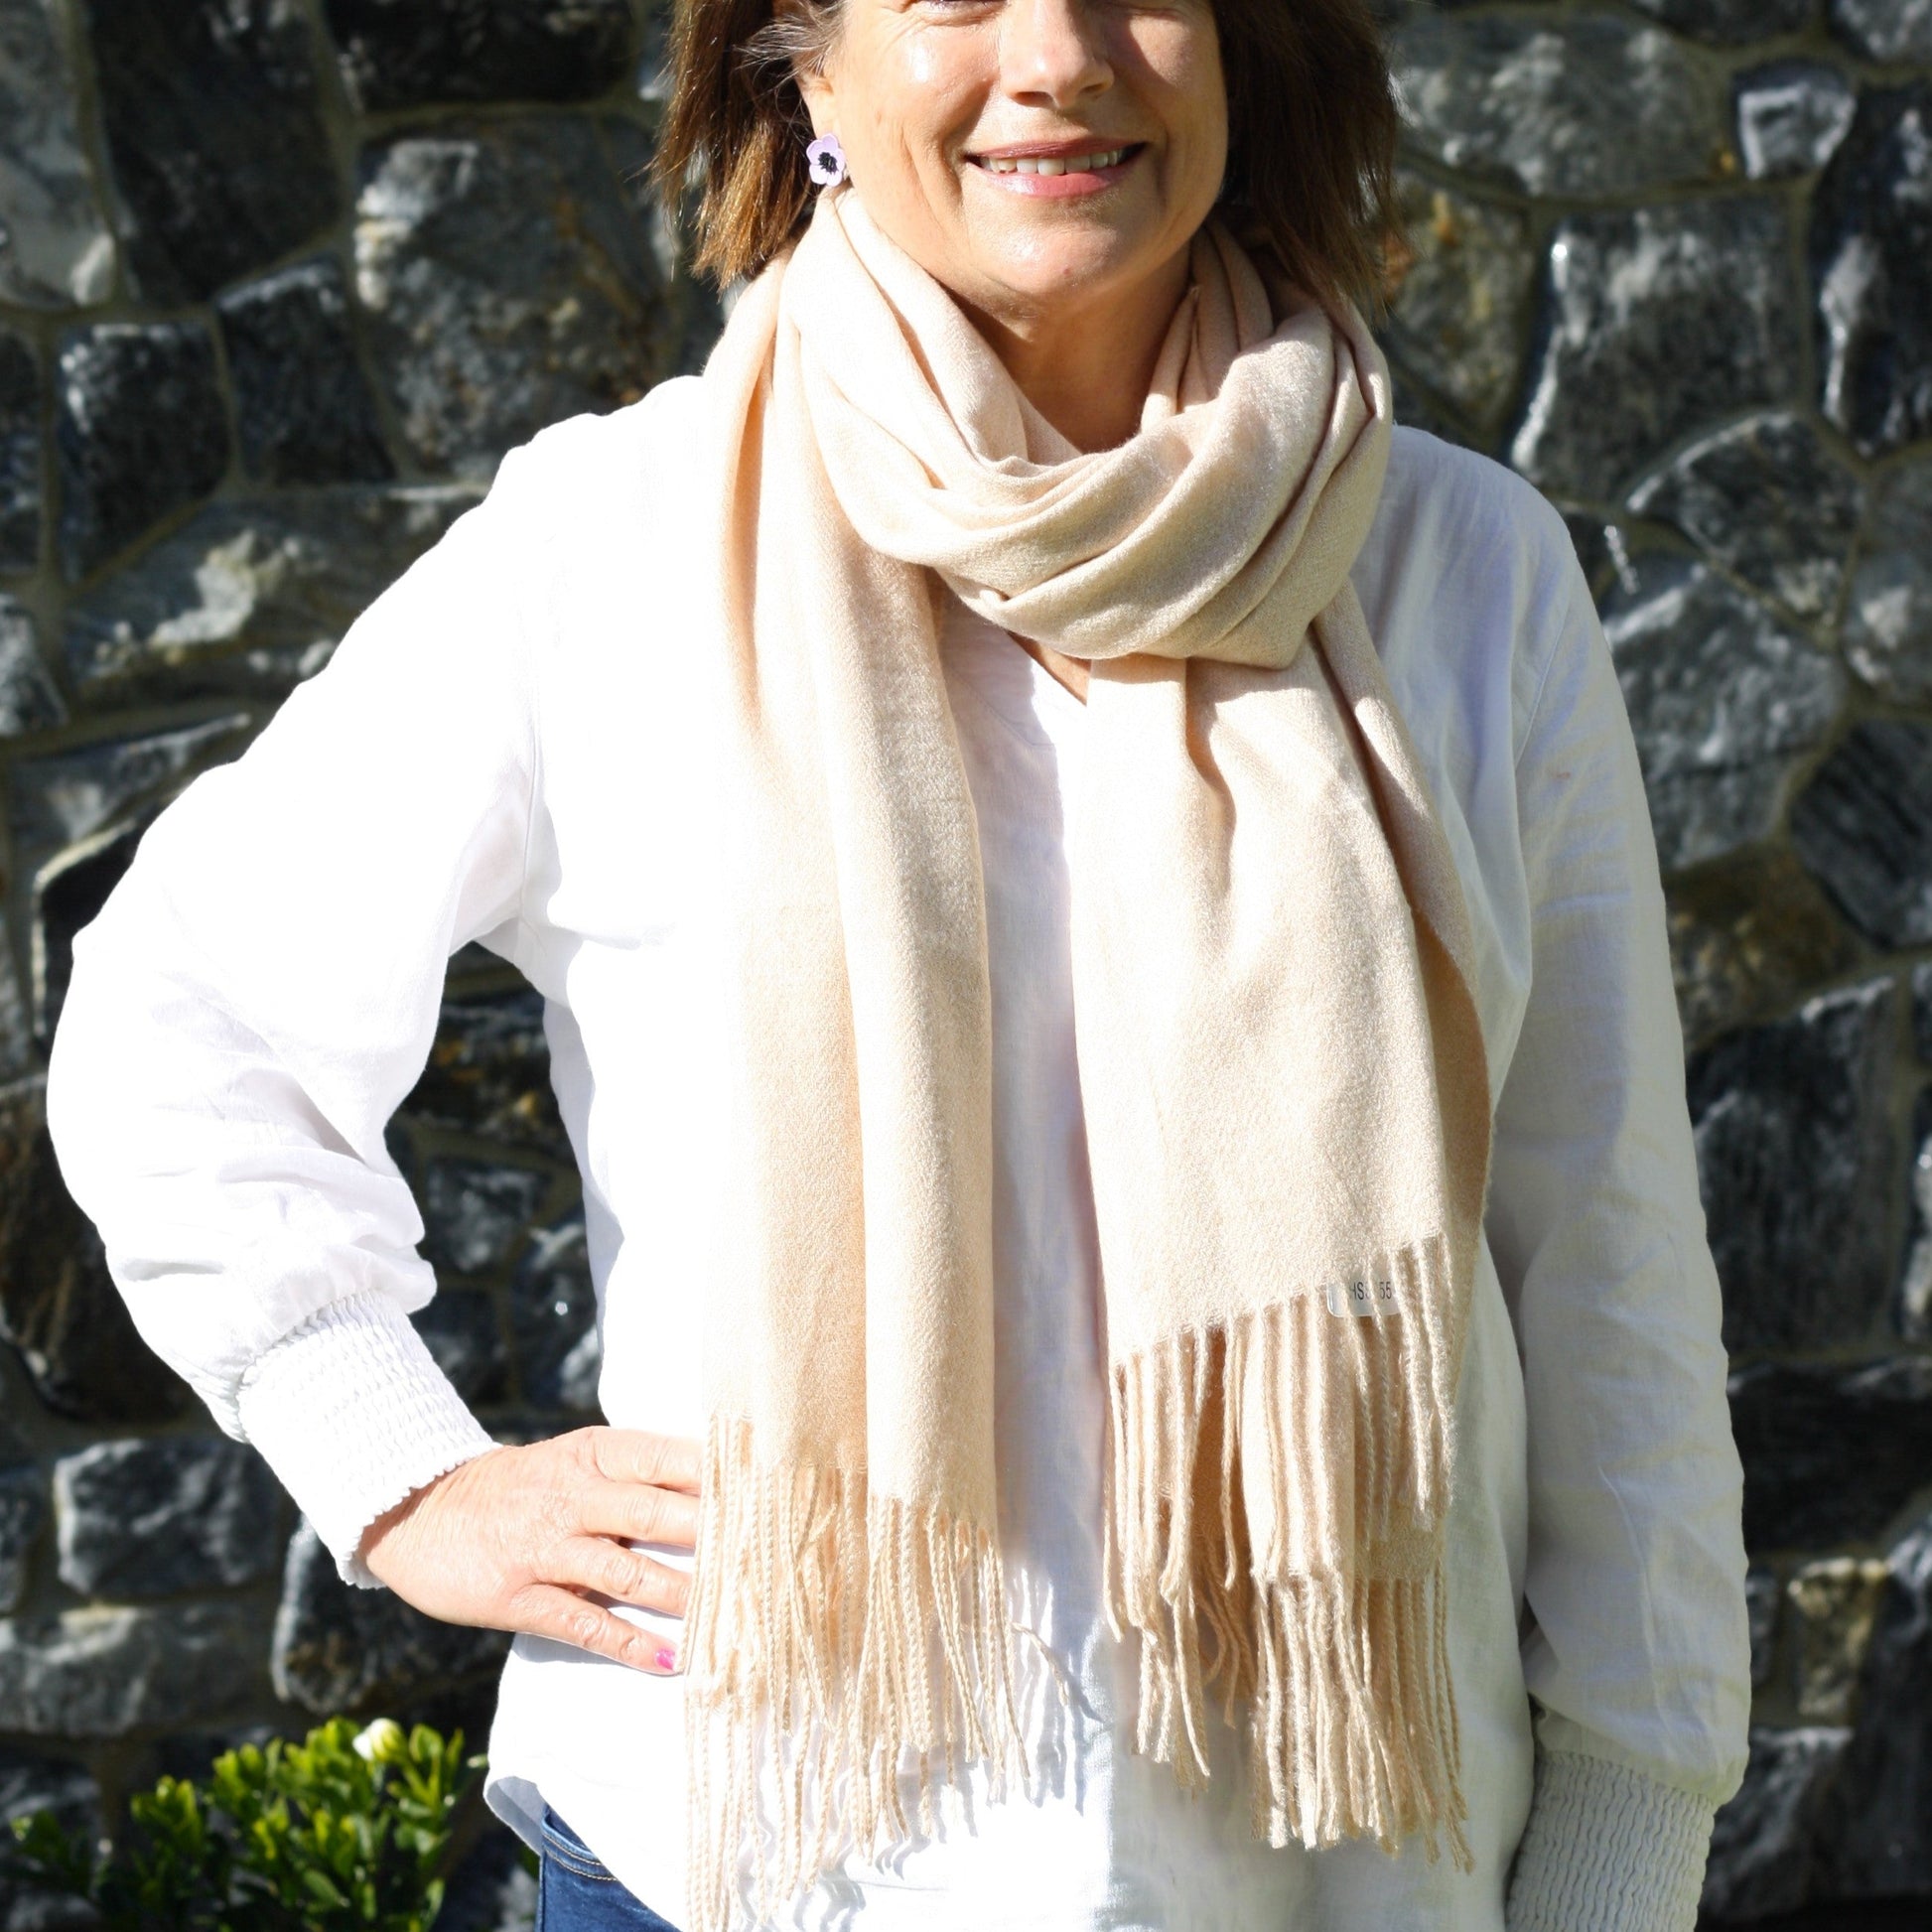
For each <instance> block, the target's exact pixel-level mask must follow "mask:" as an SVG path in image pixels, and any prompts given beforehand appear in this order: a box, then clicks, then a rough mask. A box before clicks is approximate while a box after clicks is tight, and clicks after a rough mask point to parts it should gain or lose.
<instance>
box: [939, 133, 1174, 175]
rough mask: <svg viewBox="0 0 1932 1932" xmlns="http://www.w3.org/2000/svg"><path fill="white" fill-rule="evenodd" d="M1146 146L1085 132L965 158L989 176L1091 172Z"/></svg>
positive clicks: (982, 151) (1114, 164)
mask: <svg viewBox="0 0 1932 1932" xmlns="http://www.w3.org/2000/svg"><path fill="white" fill-rule="evenodd" d="M1146 145H1147V143H1146V142H1145V141H1118V140H1117V141H1112V142H1107V141H1103V140H1101V139H1100V138H1097V137H1096V136H1094V135H1091V134H1088V135H1079V136H1075V137H1074V138H1073V139H1072V140H1067V141H1016V142H1014V143H1013V144H1012V145H1011V146H1008V147H1003V148H981V149H978V150H977V151H975V152H972V153H969V154H968V155H967V156H966V157H965V158H966V159H967V160H968V161H970V162H971V163H972V164H973V166H974V167H976V168H981V169H984V170H985V172H986V173H987V174H989V175H1046V176H1049V177H1050V176H1053V175H1094V174H1100V173H1102V172H1104V171H1105V170H1106V169H1109V168H1118V167H1121V166H1122V165H1123V164H1124V163H1126V162H1128V161H1131V160H1132V159H1133V158H1134V156H1135V155H1137V154H1139V153H1140V151H1141V150H1142V149H1143V148H1144V147H1146Z"/></svg>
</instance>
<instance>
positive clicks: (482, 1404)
mask: <svg viewBox="0 0 1932 1932" xmlns="http://www.w3.org/2000/svg"><path fill="white" fill-rule="evenodd" d="M410 1318H411V1319H412V1320H413V1321H414V1322H415V1324H416V1332H417V1333H418V1334H419V1335H421V1336H422V1338H423V1340H424V1342H425V1344H426V1345H427V1346H428V1348H429V1352H430V1353H431V1354H432V1355H433V1356H435V1358H436V1365H437V1367H438V1368H440V1369H441V1370H442V1371H443V1373H444V1374H445V1375H447V1376H448V1377H449V1378H450V1380H451V1381H452V1382H453V1383H454V1384H455V1385H456V1392H457V1394H458V1395H460V1396H461V1397H462V1398H463V1399H464V1401H465V1402H467V1403H469V1404H470V1406H471V1407H472V1408H473V1409H481V1408H488V1407H490V1406H492V1405H493V1404H496V1403H499V1402H501V1401H502V1400H503V1399H504V1396H505V1394H506V1393H507V1391H508V1386H509V1355H508V1352H507V1351H506V1350H505V1348H504V1347H503V1334H502V1330H501V1328H500V1327H499V1326H498V1325H497V1321H496V1305H495V1303H494V1302H492V1301H491V1300H490V1298H489V1297H488V1296H487V1295H483V1294H479V1293H478V1292H477V1291H476V1290H474V1289H461V1288H446V1289H444V1290H443V1291H442V1292H441V1293H440V1294H439V1295H438V1296H437V1297H436V1299H435V1300H434V1301H433V1302H431V1303H430V1305H429V1306H428V1307H427V1308H425V1309H419V1310H418V1311H416V1313H415V1314H414V1315H412V1316H411V1317H410Z"/></svg>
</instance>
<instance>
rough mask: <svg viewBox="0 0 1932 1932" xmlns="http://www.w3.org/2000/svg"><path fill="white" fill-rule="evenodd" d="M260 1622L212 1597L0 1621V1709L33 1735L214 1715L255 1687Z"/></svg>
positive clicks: (105, 1730)
mask: <svg viewBox="0 0 1932 1932" xmlns="http://www.w3.org/2000/svg"><path fill="white" fill-rule="evenodd" d="M258 1622H259V1619H258V1617H257V1615H256V1613H255V1612H254V1611H253V1610H251V1609H250V1608H249V1607H248V1606H247V1605H245V1604H242V1603H233V1602H218V1601H217V1602H205V1603H170V1604H168V1605H167V1606H166V1607H165V1608H160V1609H134V1608H116V1609H106V1608H101V1607H90V1608H87V1609H82V1610H69V1611H67V1612H65V1613H64V1614H62V1615H60V1616H53V1617H39V1618H35V1619H33V1620H31V1621H30V1620H28V1619H25V1618H20V1619H15V1620H12V1621H8V1622H5V1623H0V1711H5V1712H6V1713H7V1723H8V1725H9V1727H10V1728H12V1729H13V1730H15V1731H18V1732H22V1733H25V1734H26V1735H29V1736H34V1737H75V1738H78V1737H124V1736H126V1735H127V1734H128V1733H129V1732H130V1731H136V1730H148V1729H161V1728H163V1727H169V1726H175V1725H192V1724H207V1723H212V1722H214V1721H216V1720H218V1719H219V1718H220V1717H221V1716H223V1715H224V1714H225V1713H226V1712H228V1711H230V1710H232V1709H234V1708H235V1707H236V1706H238V1705H241V1704H244V1703H246V1702H247V1701H248V1700H249V1699H250V1698H251V1697H252V1696H255V1695H258V1694H259V1691H258V1687H259V1669H260V1665H259V1661H258V1660H259V1658H260V1655H261V1648H260V1645H261V1636H260V1631H259V1629H258V1627H257V1625H258ZM251 1660H252V1661H251Z"/></svg>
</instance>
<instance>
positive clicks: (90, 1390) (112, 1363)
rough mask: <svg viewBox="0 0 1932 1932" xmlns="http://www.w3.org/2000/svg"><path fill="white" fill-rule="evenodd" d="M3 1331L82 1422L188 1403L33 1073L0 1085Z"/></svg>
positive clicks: (160, 1415) (117, 1419)
mask: <svg viewBox="0 0 1932 1932" xmlns="http://www.w3.org/2000/svg"><path fill="white" fill-rule="evenodd" d="M0 1338H4V1339H5V1340H7V1341H10V1342H12V1343H13V1345H14V1346H15V1347H16V1348H17V1349H19V1351H20V1356H21V1360H22V1361H23V1362H24V1363H25V1364H26V1367H27V1372H28V1374H29V1375H30V1376H31V1377H32V1379H33V1383H34V1387H35V1390H36V1391H37V1392H38V1394H39V1395H40V1398H41V1400H42V1401H43V1402H45V1403H46V1404H47V1405H48V1407H49V1408H51V1409H54V1410H57V1411H59V1412H60V1413H61V1414H62V1415H65V1416H71V1417H72V1418H74V1419H75V1420H76V1421H78V1422H89V1423H105V1424H128V1423H158V1422H168V1421H172V1420H173V1419H174V1418H175V1417H176V1416H178V1415H180V1414H182V1413H183V1412H184V1411H185V1410H186V1409H187V1408H188V1407H189V1406H190V1403H191V1400H192V1398H191V1397H190V1395H189V1392H188V1388H187V1385H186V1384H185V1383H183V1382H182V1381H181V1380H180V1379H179V1378H178V1377H177V1376H176V1375H175V1374H174V1373H173V1371H172V1370H170V1369H169V1368H167V1367H166V1366H165V1365H164V1364H163V1363H162V1362H161V1361H160V1360H159V1359H158V1358H157V1357H156V1356H155V1355H153V1354H152V1353H150V1352H149V1349H148V1346H147V1344H146V1343H145V1342H144V1341H142V1339H141V1337H140V1336H139V1335H138V1334H137V1333H136V1332H135V1328H134V1323H133V1322H132V1321H131V1320H130V1319H129V1318H128V1312H127V1308H126V1305H125V1304H124V1303H123V1302H122V1301H121V1298H120V1294H119V1292H118V1291H117V1290H116V1289H115V1287H114V1284H113V1280H112V1278H111V1277H110V1276H109V1275H108V1273H107V1260H106V1256H105V1255H104V1253H103V1252H102V1250H101V1245H100V1236H99V1235H98V1234H97V1233H96V1232H95V1231H94V1226H93V1223H92V1222H91V1221H89V1220H88V1219H87V1218H86V1216H85V1215H84V1214H82V1213H81V1212H80V1210H79V1208H77V1207H76V1206H75V1205H74V1204H73V1198H72V1196H71V1195H70V1194H69V1192H68V1190H67V1185H66V1183H65V1182H64V1181H63V1180H62V1178H61V1172H60V1167H59V1164H58V1163H57V1162H56V1160H55V1158H54V1147H53V1143H52V1142H51V1141H50V1140H49V1139H48V1135H47V1118H46V1103H45V1098H44V1087H43V1083H42V1082H41V1081H40V1080H38V1079H31V1080H22V1081H19V1082H17V1083H16V1084H15V1085H13V1086H11V1087H9V1088H6V1089H4V1090H0ZM0 1708H4V1706H3V1705H0Z"/></svg>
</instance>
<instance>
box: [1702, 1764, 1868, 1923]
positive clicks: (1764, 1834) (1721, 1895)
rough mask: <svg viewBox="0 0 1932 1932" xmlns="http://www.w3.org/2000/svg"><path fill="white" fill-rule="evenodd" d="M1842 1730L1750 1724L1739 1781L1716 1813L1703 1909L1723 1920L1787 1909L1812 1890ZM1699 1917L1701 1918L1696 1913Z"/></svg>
mask: <svg viewBox="0 0 1932 1932" xmlns="http://www.w3.org/2000/svg"><path fill="white" fill-rule="evenodd" d="M1851 1736H1852V1733H1851V1732H1850V1731H1849V1730H1846V1729H1842V1728H1839V1727H1837V1726H1827V1725H1810V1726H1807V1727H1805V1728H1804V1729H1801V1730H1769V1729H1763V1728H1758V1727H1753V1729H1752V1731H1751V1756H1750V1763H1749V1765H1748V1767H1747V1768H1746V1770H1745V1772H1744V1782H1743V1785H1742V1788H1741V1789H1740V1790H1739V1791H1738V1793H1737V1795H1736V1796H1735V1797H1734V1798H1732V1799H1731V1801H1730V1802H1729V1803H1728V1804H1727V1805H1725V1806H1724V1808H1723V1809H1722V1810H1720V1812H1719V1813H1718V1822H1717V1824H1716V1826H1715V1827H1714V1829H1713V1831H1712V1834H1711V1858H1710V1863H1708V1864H1707V1865H1706V1867H1705V1875H1704V1910H1705V1911H1706V1913H1708V1914H1709V1915H1710V1916H1711V1917H1713V1918H1716V1919H1718V1920H1720V1921H1722V1922H1725V1923H1732V1922H1751V1921H1755V1920H1757V1919H1762V1918H1767V1917H1769V1916H1771V1915H1772V1914H1773V1913H1780V1912H1788V1911H1791V1910H1792V1909H1794V1908H1795V1907H1796V1906H1798V1905H1801V1904H1802V1903H1804V1901H1805V1900H1806V1899H1807V1898H1808V1897H1809V1896H1810V1895H1811V1890H1812V1884H1813V1880H1814V1877H1815V1874H1816V1871H1817V1851H1818V1839H1819V1827H1820V1824H1821V1821H1822V1819H1823V1816H1824V1812H1825V1807H1826V1804H1827V1802H1828V1800H1829V1798H1830V1796H1831V1790H1832V1783H1833V1778H1834V1774H1835V1773H1836V1771H1837V1770H1838V1767H1839V1763H1840V1760H1841V1759H1842V1758H1843V1757H1844V1755H1845V1748H1846V1745H1847V1744H1848V1743H1849V1742H1850V1740H1851ZM1700 1923H1702V1921H1700Z"/></svg>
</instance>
